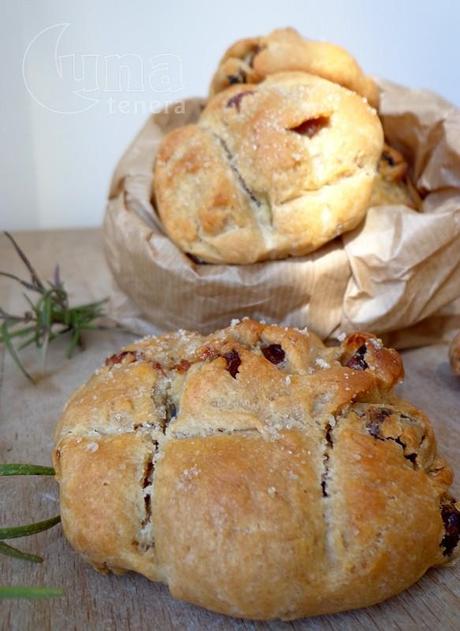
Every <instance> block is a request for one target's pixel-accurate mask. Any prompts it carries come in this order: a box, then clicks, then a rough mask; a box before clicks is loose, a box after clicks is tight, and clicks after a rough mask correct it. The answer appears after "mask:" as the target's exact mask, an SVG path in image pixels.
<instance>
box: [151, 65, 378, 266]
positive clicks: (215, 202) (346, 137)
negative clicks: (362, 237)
mask: <svg viewBox="0 0 460 631" xmlns="http://www.w3.org/2000/svg"><path fill="white" fill-rule="evenodd" d="M382 147H383V132H382V126H381V123H380V121H379V119H378V116H377V114H376V112H375V110H374V109H373V108H371V107H370V106H369V105H368V104H367V102H366V101H365V100H364V99H363V98H362V97H360V96H358V95H357V94H355V93H354V92H351V91H350V90H347V89H345V88H342V87H341V86H339V85H337V84H335V83H331V82H330V81H327V80H325V79H321V78H320V77H317V76H313V75H308V74H305V73H285V74H277V75H273V76H270V77H268V79H266V80H265V81H264V82H263V83H261V84H258V85H254V86H239V85H236V86H231V87H230V88H228V89H226V90H225V91H223V92H220V93H219V94H217V95H216V96H215V97H214V98H212V99H211V100H210V101H209V103H208V105H207V106H206V108H205V109H204V111H203V113H202V115H201V117H200V119H199V121H198V122H197V124H194V125H186V126H184V127H181V128H178V129H175V130H174V131H172V132H170V133H169V134H167V136H166V137H165V138H164V139H163V141H162V143H161V145H160V147H159V150H158V154H157V158H156V162H155V168H154V188H155V202H156V206H157V209H158V212H159V215H160V218H161V221H162V223H163V226H164V228H165V230H166V232H167V234H168V236H169V237H170V238H171V239H172V240H173V241H174V242H175V243H176V244H177V245H178V246H179V247H180V248H181V249H182V250H183V251H185V252H187V253H189V254H192V255H194V256H196V257H198V258H199V259H201V260H203V261H207V262H211V263H253V262H256V261H262V260H265V259H277V258H285V257H287V256H301V255H304V254H307V253H309V252H312V251H314V250H316V249H318V248H319V247H321V246H322V245H323V244H325V243H327V242H328V241H330V240H331V239H334V238H335V237H336V236H338V235H340V234H342V233H344V232H346V231H348V230H351V229H353V228H355V227H356V226H357V225H358V223H359V222H360V221H361V220H362V219H363V217H364V215H365V212H366V209H367V207H368V203H369V199H370V196H371V192H372V186H373V183H374V179H375V175H376V169H377V164H378V160H379V158H380V155H381V152H382Z"/></svg>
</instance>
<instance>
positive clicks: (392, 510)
mask: <svg viewBox="0 0 460 631" xmlns="http://www.w3.org/2000/svg"><path fill="white" fill-rule="evenodd" d="M402 374H403V369H402V364H401V360H400V357H399V355H398V354H397V353H396V351H394V350H392V349H387V348H384V347H383V346H382V343H381V342H380V341H379V340H378V339H377V338H375V337H374V336H371V335H369V334H366V333H355V334H352V335H350V336H348V338H346V339H345V340H344V341H343V343H342V344H341V345H340V346H338V347H331V348H327V347H325V346H324V345H323V344H322V343H321V341H320V340H319V339H318V338H317V337H316V336H315V335H314V334H312V333H308V332H306V331H303V332H301V331H298V330H296V329H288V328H281V327H278V326H275V325H265V324H261V323H258V322H255V321H252V320H244V321H242V322H235V323H233V324H232V326H230V327H229V328H227V329H224V330H221V331H217V332H216V333H214V334H212V335H209V336H207V337H204V336H200V335H198V334H195V333H187V332H184V331H179V332H178V333H176V334H170V335H167V336H163V337H159V338H145V339H144V340H141V341H139V342H136V343H134V344H131V345H129V346H127V347H125V349H123V351H122V352H121V353H118V354H116V355H114V356H112V357H111V358H108V360H107V362H106V365H105V366H104V367H102V368H101V369H99V371H97V373H96V374H95V375H94V376H93V377H92V378H91V379H90V381H89V382H88V384H87V385H86V386H83V387H82V388H81V389H80V390H79V391H77V393H76V394H75V395H74V397H73V398H72V399H71V401H70V402H69V404H68V405H67V407H66V409H65V411H64V414H63V417H62V419H61V421H60V423H59V425H58V427H57V429H56V448H55V452H54V464H55V467H56V475H57V479H58V481H59V484H60V493H61V514H62V521H63V526H64V531H65V534H66V536H67V538H68V539H69V541H70V542H71V544H72V545H73V546H74V547H75V548H76V549H77V550H78V551H79V552H80V553H82V554H83V555H84V556H85V557H86V558H88V560H89V561H90V562H91V563H93V565H95V567H97V568H98V569H101V570H103V571H108V570H112V571H115V572H121V571H123V570H134V571H137V572H140V573H142V574H144V575H145V576H147V577H148V578H150V579H151V580H159V581H163V582H165V583H166V584H168V585H169V588H170V590H171V592H172V594H173V595H174V596H176V597H178V598H182V599H184V600H188V601H190V602H193V603H195V604H198V605H201V606H203V607H207V608H209V609H212V610H215V611H219V612H222V613H226V614H230V615H234V616H238V617H241V616H242V617H249V618H255V619H268V618H275V617H282V618H286V619H289V618H295V617H300V616H305V615H318V614H321V613H332V612H335V611H340V610H344V609H349V608H353V607H362V606H366V605H370V604H372V603H375V602H379V601H381V600H384V599H385V598H388V597H390V596H391V595H393V594H396V593H398V592H399V591H401V590H402V589H405V588H406V587H408V586H409V585H411V584H412V583H414V582H415V581H416V580H417V579H418V578H419V577H420V576H421V575H422V574H423V573H424V572H425V571H426V570H427V569H428V568H429V567H430V566H431V565H435V564H437V563H442V562H444V561H445V560H447V559H448V558H450V557H451V555H452V553H453V552H454V551H455V548H456V547H457V541H458V530H460V512H459V508H458V507H456V506H455V504H454V503H453V501H452V500H451V498H450V497H449V495H448V488H449V486H450V484H451V482H452V473H451V470H450V468H449V467H448V466H447V465H446V463H445V462H444V461H443V460H442V459H441V458H439V456H438V455H437V452H436V442H435V438H434V435H433V431H432V428H431V425H430V423H429V421H428V419H427V418H426V417H425V416H424V415H423V414H422V413H421V412H420V411H419V410H417V409H416V408H414V407H413V406H412V405H410V404H408V403H405V402H403V401H401V400H400V399H398V398H397V397H396V396H395V395H394V394H393V392H392V388H393V386H394V385H395V384H396V383H397V382H398V381H399V380H400V379H401V378H402ZM153 375H156V376H153ZM123 383H125V385H126V395H125V400H124V403H123V394H122V384H123ZM146 393H148V394H149V397H150V399H149V404H148V403H147V400H146V398H145V397H146ZM414 533H417V536H414Z"/></svg>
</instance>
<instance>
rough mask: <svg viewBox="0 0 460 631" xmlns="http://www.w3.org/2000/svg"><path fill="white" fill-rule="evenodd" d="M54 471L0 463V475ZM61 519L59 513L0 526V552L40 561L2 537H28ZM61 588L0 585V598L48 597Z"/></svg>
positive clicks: (35, 556)
mask: <svg viewBox="0 0 460 631" xmlns="http://www.w3.org/2000/svg"><path fill="white" fill-rule="evenodd" d="M54 474H55V471H54V469H53V467H43V466H41V465H29V464H0V476H9V475H54ZM60 521H61V518H60V516H59V515H56V517H52V518H51V519H45V520H44V521H39V522H35V523H33V524H27V525H25V526H13V527H8V528H0V554H4V555H6V556H10V557H13V558H15V559H21V560H23V561H31V562H32V563H42V562H43V558H42V557H40V556H38V555H37V554H30V553H29V552H23V551H22V550H18V548H15V547H13V546H10V545H9V544H8V543H5V542H4V541H3V540H4V539H15V538H17V537H28V536H29V535H33V534H36V533H37V532H42V531H44V530H48V529H49V528H52V527H53V526H55V525H56V524H58V523H59V522H60ZM63 593H64V592H63V590H62V589H57V588H55V587H30V586H25V585H16V586H11V587H10V586H1V585H0V599H1V598H50V597H54V596H62V595H63Z"/></svg>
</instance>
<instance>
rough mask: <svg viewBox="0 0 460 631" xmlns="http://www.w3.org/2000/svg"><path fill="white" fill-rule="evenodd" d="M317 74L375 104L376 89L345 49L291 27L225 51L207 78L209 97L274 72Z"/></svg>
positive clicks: (377, 94)
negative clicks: (318, 40)
mask: <svg viewBox="0 0 460 631" xmlns="http://www.w3.org/2000/svg"><path fill="white" fill-rule="evenodd" d="M288 71H300V72H307V73H309V74H314V75H318V76H319V77H323V78H324V79H328V80H329V81H333V82H334V83H338V84H339V85H342V86H343V87H345V88H349V89H350V90H353V91H354V92H356V93H357V94H359V95H361V96H363V97H364V98H366V99H367V100H368V102H369V104H370V105H372V106H373V107H375V108H376V107H378V102H379V90H378V87H377V85H376V83H375V82H374V81H373V79H371V78H370V77H368V76H366V75H365V74H364V72H363V71H362V70H361V68H360V67H359V65H358V63H357V62H356V60H355V59H354V58H353V57H352V56H351V55H350V53H348V52H347V51H346V50H344V49H343V48H341V47H340V46H336V45H335V44H329V43H328V42H315V41H312V40H309V39H304V38H303V37H302V36H301V35H300V34H299V33H298V32H297V31H296V30H295V29H293V28H282V29H276V30H275V31H273V32H272V33H270V34H269V35H267V36H265V37H255V38H251V39H243V40H240V41H238V42H236V43H235V44H233V46H230V48H229V49H228V50H227V51H226V53H225V54H224V56H223V57H222V59H221V61H220V62H219V66H218V68H217V70H216V73H215V74H214V77H213V79H212V81H211V87H210V96H213V95H214V94H217V92H220V91H221V90H224V89H225V88H227V87H228V86H229V85H232V84H235V83H259V82H260V81H262V80H263V79H265V78H266V77H268V76H269V75H272V74H275V73H277V72H288Z"/></svg>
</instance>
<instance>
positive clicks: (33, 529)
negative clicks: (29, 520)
mask: <svg viewBox="0 0 460 631" xmlns="http://www.w3.org/2000/svg"><path fill="white" fill-rule="evenodd" d="M60 521H61V517H60V516H59V515H56V517H52V518H51V519H45V521H37V522H35V523H34V524H26V525H25V526H13V527H9V528H0V539H16V538H17V537H28V536H29V535H35V534H36V533H37V532H42V531H43V530H48V528H52V527H53V526H55V525H56V524H58V523H59V522H60Z"/></svg>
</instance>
